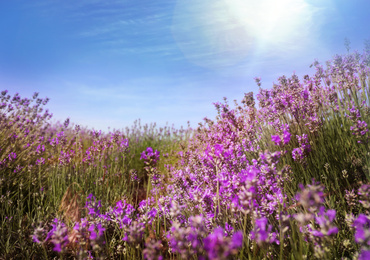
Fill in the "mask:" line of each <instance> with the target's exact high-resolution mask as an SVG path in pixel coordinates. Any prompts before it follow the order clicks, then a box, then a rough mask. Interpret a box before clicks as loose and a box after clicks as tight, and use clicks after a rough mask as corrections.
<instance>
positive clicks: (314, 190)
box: [296, 183, 325, 212]
mask: <svg viewBox="0 0 370 260" xmlns="http://www.w3.org/2000/svg"><path fill="white" fill-rule="evenodd" d="M300 188H301V190H302V191H301V192H300V193H298V194H297V196H296V198H297V200H298V201H299V202H300V203H301V205H302V206H303V207H304V208H305V209H307V210H308V211H309V212H316V211H318V210H319V209H320V208H321V206H322V205H323V203H324V197H325V195H324V187H323V186H322V185H319V184H318V183H317V184H315V183H314V184H313V185H307V187H306V188H304V186H303V185H300Z"/></svg>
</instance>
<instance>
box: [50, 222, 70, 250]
mask: <svg viewBox="0 0 370 260" xmlns="http://www.w3.org/2000/svg"><path fill="white" fill-rule="evenodd" d="M53 222H54V224H52V225H51V226H52V229H51V230H50V231H49V233H48V235H47V237H46V239H45V241H46V240H49V239H50V238H51V240H50V241H51V242H52V243H53V244H54V248H53V250H54V251H56V252H62V251H63V249H64V247H65V246H66V245H67V244H68V243H69V239H68V229H67V227H66V225H65V224H64V223H63V222H61V221H59V220H58V219H57V218H56V219H54V221H53Z"/></svg>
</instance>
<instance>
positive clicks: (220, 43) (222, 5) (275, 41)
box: [172, 0, 313, 68]
mask: <svg viewBox="0 0 370 260" xmlns="http://www.w3.org/2000/svg"><path fill="white" fill-rule="evenodd" d="M312 15H313V14H312V10H311V9H310V6H309V4H307V3H306V2H305V1H304V0H279V1H277V0H202V1H199V0H178V2H177V4H176V7H175V10H174V14H173V24H172V34H173V38H174V39H175V41H176V43H177V45H178V46H179V48H180V50H181V51H182V52H183V54H184V56H185V57H186V58H187V59H188V60H189V61H190V62H192V63H194V64H196V65H199V66H202V67H207V68H220V67H228V66H232V65H235V64H237V63H239V62H241V61H243V60H245V59H246V58H247V57H248V55H250V54H251V52H258V51H259V50H260V49H261V48H270V49H274V48H276V47H277V46H279V45H282V44H286V43H292V42H297V43H298V42H299V40H300V39H303V38H307V37H308V35H307V34H309V33H310V30H309V29H310V27H311V26H312Z"/></svg>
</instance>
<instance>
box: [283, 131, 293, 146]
mask: <svg viewBox="0 0 370 260" xmlns="http://www.w3.org/2000/svg"><path fill="white" fill-rule="evenodd" d="M290 136H291V134H290V133H289V131H286V130H285V131H284V133H283V140H284V145H287V144H288V143H289V142H290Z"/></svg>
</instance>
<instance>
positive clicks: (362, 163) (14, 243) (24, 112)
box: [0, 50, 370, 260]
mask: <svg viewBox="0 0 370 260" xmlns="http://www.w3.org/2000/svg"><path fill="white" fill-rule="evenodd" d="M313 68H315V73H314V74H313V75H306V76H304V77H303V78H299V77H298V76H296V75H292V76H291V77H286V76H282V77H280V78H278V79H277V81H276V82H277V83H276V84H274V85H273V86H267V88H264V87H265V86H262V85H261V80H260V79H259V78H256V83H257V85H258V86H259V87H260V90H259V93H255V94H253V93H247V94H245V96H244V97H241V99H242V100H241V102H239V103H237V102H236V101H235V104H229V102H228V100H227V99H226V98H225V100H224V102H220V103H215V108H216V109H217V112H218V116H217V117H216V118H215V119H212V120H211V119H207V118H205V119H204V122H203V123H200V124H199V127H198V128H197V129H191V128H190V127H188V128H182V129H175V128H174V127H170V126H166V127H163V128H161V127H157V126H156V125H155V124H152V125H144V126H143V125H141V123H140V121H136V123H135V124H134V125H133V126H132V127H131V128H127V129H124V130H114V131H112V132H110V133H102V132H99V131H95V130H90V129H86V128H81V127H79V126H78V125H72V124H70V122H69V120H66V121H65V122H64V123H60V124H56V123H52V121H51V118H52V115H51V114H50V112H49V111H47V110H44V108H43V107H44V106H45V105H46V103H47V102H48V99H41V98H39V96H38V94H37V93H35V94H34V95H33V97H29V98H24V97H21V95H19V94H16V95H14V96H12V97H11V96H10V95H8V94H7V91H6V90H4V91H2V92H1V94H0V96H1V101H0V116H1V117H0V125H1V127H0V138H1V139H0V189H1V198H0V223H1V226H0V252H1V253H0V259H363V260H364V259H370V173H369V172H370V146H369V141H370V132H369V125H370V99H369V98H370V51H369V50H366V51H364V52H363V53H348V54H346V55H341V56H339V55H338V56H336V57H334V58H333V59H332V60H331V61H328V62H326V63H324V64H320V63H319V62H315V63H314V64H313Z"/></svg>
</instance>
